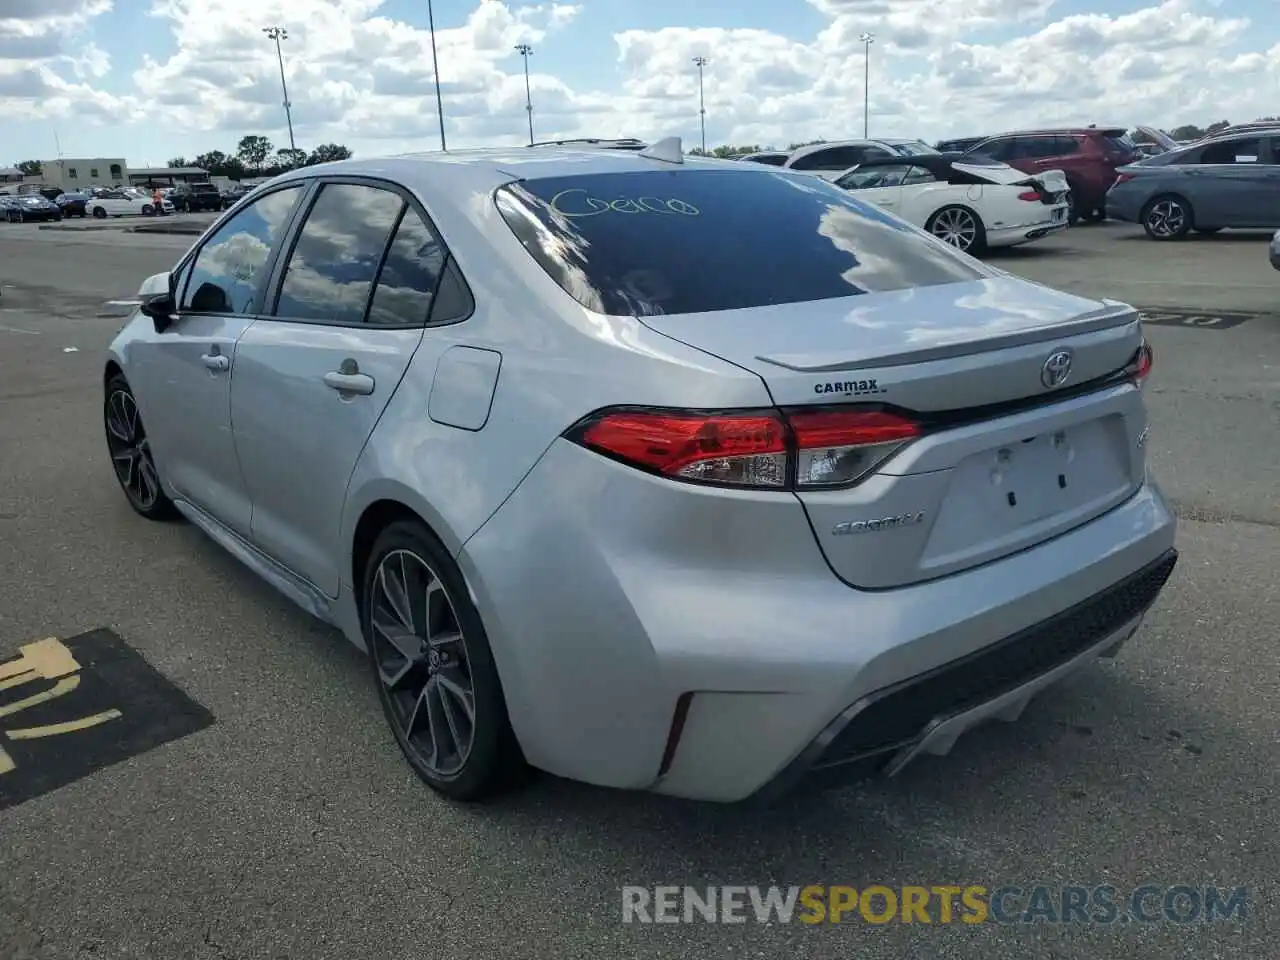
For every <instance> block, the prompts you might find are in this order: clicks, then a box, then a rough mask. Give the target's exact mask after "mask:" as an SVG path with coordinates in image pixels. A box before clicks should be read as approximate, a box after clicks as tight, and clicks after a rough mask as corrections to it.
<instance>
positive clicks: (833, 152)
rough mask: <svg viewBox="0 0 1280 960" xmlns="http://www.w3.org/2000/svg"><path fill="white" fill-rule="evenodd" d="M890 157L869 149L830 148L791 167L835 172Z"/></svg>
mask: <svg viewBox="0 0 1280 960" xmlns="http://www.w3.org/2000/svg"><path fill="white" fill-rule="evenodd" d="M887 156H889V154H888V153H886V152H885V151H884V150H874V149H869V148H867V147H829V148H828V149H826V150H816V151H814V152H813V153H810V154H807V155H805V156H803V157H801V158H800V159H799V160H797V161H796V162H795V163H793V164H792V165H791V168H792V169H793V170H818V171H823V172H834V171H837V170H848V169H849V168H850V167H856V166H857V165H858V164H860V163H862V162H863V161H864V160H871V159H873V158H877V157H887Z"/></svg>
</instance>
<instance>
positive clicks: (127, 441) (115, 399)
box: [107, 390, 160, 511]
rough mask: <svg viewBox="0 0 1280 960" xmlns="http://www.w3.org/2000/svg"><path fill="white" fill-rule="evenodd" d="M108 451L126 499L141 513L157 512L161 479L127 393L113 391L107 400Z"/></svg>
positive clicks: (131, 398) (130, 397) (134, 406)
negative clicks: (153, 510) (155, 508)
mask: <svg viewBox="0 0 1280 960" xmlns="http://www.w3.org/2000/svg"><path fill="white" fill-rule="evenodd" d="M107 447H108V449H109V450H110V451H111V466H112V467H113V468H114V469H115V472H116V478H117V479H118V480H119V481H120V486H121V487H122V488H124V492H125V495H126V496H127V497H128V498H129V499H130V500H132V501H133V503H134V505H135V506H136V507H137V508H138V509H139V510H142V511H147V510H151V509H152V508H154V507H155V505H156V503H157V501H158V500H159V499H160V478H159V475H158V474H157V473H156V465H155V461H154V460H153V459H152V456H151V444H150V442H149V441H148V440H147V432H146V430H144V429H143V426H142V418H141V417H140V416H139V415H138V403H137V401H136V400H134V398H133V394H131V393H129V391H127V390H114V391H112V393H111V395H110V396H109V397H107Z"/></svg>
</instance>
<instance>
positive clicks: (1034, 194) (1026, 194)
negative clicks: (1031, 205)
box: [1018, 190, 1040, 202]
mask: <svg viewBox="0 0 1280 960" xmlns="http://www.w3.org/2000/svg"><path fill="white" fill-rule="evenodd" d="M1018 199H1019V200H1034V201H1037V202H1039V200H1040V191H1039V190H1023V191H1022V192H1021V193H1020V194H1018Z"/></svg>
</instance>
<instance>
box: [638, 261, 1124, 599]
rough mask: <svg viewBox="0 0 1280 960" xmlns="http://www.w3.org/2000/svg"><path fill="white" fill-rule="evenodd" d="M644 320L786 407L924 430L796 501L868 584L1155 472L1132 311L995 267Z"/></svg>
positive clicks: (985, 549) (1080, 514) (1071, 515)
mask: <svg viewBox="0 0 1280 960" xmlns="http://www.w3.org/2000/svg"><path fill="white" fill-rule="evenodd" d="M640 320H641V322H642V323H644V324H645V325H646V326H648V327H650V328H651V329H653V330H655V331H657V332H659V333H662V334H664V335H666V336H669V337H672V338H673V339H676V340H679V341H681V342H683V343H685V344H688V345H690V346H693V347H696V348H699V349H702V350H704V351H706V352H708V353H711V354H713V355H715V356H718V357H720V358H722V359H724V360H727V361H729V362H732V363H735V364H737V365H738V366H741V367H744V368H746V369H749V370H752V371H753V372H755V373H756V374H757V375H759V376H760V377H761V379H762V380H763V381H764V382H765V384H766V386H767V387H768V389H769V391H770V394H771V396H772V397H773V399H774V402H775V403H776V404H777V405H778V406H779V407H781V408H782V409H784V410H787V409H791V410H798V411H806V410H816V409H821V408H828V407H837V408H841V407H846V406H847V405H859V406H867V407H871V408H877V409H881V410H888V411H893V412H896V413H899V414H902V415H904V416H906V417H908V418H910V419H912V420H914V421H915V422H916V423H918V425H919V428H920V436H919V437H917V438H916V439H914V440H913V441H912V442H909V443H907V444H906V445H905V446H903V447H902V448H901V449H900V450H898V451H897V452H896V454H895V455H893V456H891V457H890V458H889V459H887V460H886V461H884V462H883V463H881V464H879V465H878V466H877V467H876V469H875V470H874V472H872V473H871V474H870V475H869V476H866V477H865V478H864V479H862V480H861V481H860V482H859V483H857V484H856V485H854V486H849V487H844V488H836V489H831V488H827V489H801V491H800V492H799V493H798V494H797V496H798V497H799V499H800V501H801V502H802V504H803V505H804V508H805V510H806V511H807V513H808V515H809V519H810V522H811V524H812V527H813V530H814V533H815V536H816V538H817V540H818V544H819V546H820V547H821V549H822V550H823V552H824V554H825V556H826V558H827V561H828V562H829V563H830V565H831V567H832V569H833V570H834V571H835V573H836V574H837V575H838V576H840V577H841V578H842V579H844V580H845V581H846V582H848V583H850V584H852V585H854V586H858V587H863V588H872V589H883V588H891V587H896V586H901V585H905V584H910V583H916V582H920V581H923V580H928V579H932V578H934V577H939V576H944V575H946V574H949V573H954V572H957V571H959V570H963V569H966V568H969V567H973V566H976V565H979V564H982V563H986V562H990V561H992V560H995V559H998V558H999V557H1002V556H1006V555H1008V554H1010V553H1013V552H1015V551H1018V550H1022V549H1026V548H1027V547H1029V546H1032V545H1034V544H1036V543H1039V542H1042V541H1044V540H1047V539H1049V538H1051V537H1054V536H1057V535H1059V534H1061V533H1065V532H1066V531H1068V530H1070V529H1072V528H1074V527H1076V526H1079V525H1080V524H1082V523H1086V522H1088V521H1089V520H1090V519H1092V518H1094V517H1096V516H1098V515H1100V514H1101V513H1103V512H1105V511H1107V510H1109V509H1111V508H1113V507H1115V506H1116V505H1118V504H1119V503H1121V502H1123V501H1124V500H1125V499H1127V498H1128V497H1129V496H1130V495H1132V493H1133V492H1134V491H1135V490H1137V488H1138V487H1139V486H1140V485H1141V483H1142V482H1143V478H1144V476H1145V463H1144V460H1143V455H1142V439H1143V438H1144V437H1145V433H1144V431H1145V429H1146V420H1145V412H1144V408H1143V406H1142V403H1141V400H1140V398H1139V393H1138V391H1137V390H1136V389H1134V387H1133V386H1132V384H1131V383H1130V382H1129V381H1128V380H1125V379H1123V378H1120V377H1115V378H1114V379H1110V378H1112V377H1113V375H1115V374H1116V373H1117V371H1121V370H1123V368H1124V367H1125V366H1126V364H1128V363H1129V362H1130V361H1131V360H1132V358H1133V357H1134V355H1135V354H1136V353H1137V351H1138V349H1139V347H1140V346H1141V343H1142V338H1141V331H1140V324H1139V322H1138V317H1137V314H1136V312H1135V311H1134V310H1133V309H1132V308H1131V307H1128V306H1125V305H1124V304H1119V303H1115V302H1112V301H1093V300H1086V299H1082V298H1079V297H1075V296H1072V295H1069V294H1065V293H1059V292H1057V291H1051V290H1048V289H1046V288H1043V287H1039V286H1036V285H1034V284H1030V283H1027V282H1025V281H1021V280H1016V279H1014V278H1008V277H997V278H993V279H987V280H980V281H973V282H968V283H957V284H947V285H940V286H934V287H927V288H915V289H908V290H901V291H894V292H888V293H882V294H868V295H864V296H860V297H854V298H841V299H832V300H823V301H816V302H810V303H802V304H791V305H785V306H777V307H765V308H758V309H754V310H744V311H719V312H716V313H708V314H698V315H670V316H646V317H642V318H640ZM1064 356H1065V357H1066V360H1065V362H1064V361H1063V360H1062V357H1064ZM1051 358H1057V360H1056V363H1057V366H1054V365H1053V362H1051ZM1064 363H1065V366H1066V368H1067V369H1066V372H1065V374H1064V379H1063V380H1062V381H1061V382H1054V379H1055V377H1056V376H1057V375H1058V374H1060V373H1063V371H1062V366H1063V365H1064ZM1051 368H1052V369H1051ZM1055 371H1056V372H1055Z"/></svg>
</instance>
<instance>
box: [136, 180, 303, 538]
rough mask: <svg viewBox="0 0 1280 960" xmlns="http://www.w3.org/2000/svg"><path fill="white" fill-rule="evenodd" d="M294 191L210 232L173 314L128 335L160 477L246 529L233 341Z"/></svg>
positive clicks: (248, 318)
mask: <svg viewBox="0 0 1280 960" xmlns="http://www.w3.org/2000/svg"><path fill="white" fill-rule="evenodd" d="M301 193H302V187H301V186H295V187H292V188H290V189H285V190H280V191H276V192H274V193H270V194H267V195H266V196H264V197H262V198H261V199H259V200H258V201H256V202H255V203H253V204H252V205H251V206H249V207H246V208H245V209H244V210H243V211H241V212H240V213H239V214H237V215H236V216H235V217H233V218H232V219H231V220H229V221H227V223H225V224H223V225H222V227H221V228H220V229H219V230H218V231H217V232H216V233H214V234H213V235H212V236H210V237H209V239H208V240H207V241H206V242H205V243H204V244H203V245H202V246H201V247H200V249H199V250H198V251H197V252H196V254H195V257H194V259H193V260H191V261H189V262H188V263H187V264H186V265H185V266H184V267H183V268H182V269H181V271H180V272H179V274H178V277H179V280H178V284H177V289H176V290H175V291H174V293H175V296H176V297H177V300H178V319H177V320H176V321H175V322H174V323H173V324H172V325H171V326H169V327H168V328H167V329H165V330H164V331H162V332H159V333H156V334H154V335H153V336H151V337H150V338H149V339H148V340H146V341H142V342H139V343H138V344H136V345H135V347H134V348H135V349H137V350H139V355H138V358H137V362H135V363H131V365H130V378H131V381H132V382H133V386H134V389H135V393H136V395H137V397H138V402H139V405H140V407H141V408H142V415H143V423H145V424H146V426H147V430H148V434H149V437H150V440H151V446H152V452H153V455H154V456H155V458H156V466H157V468H158V469H159V471H160V474H161V476H163V477H164V478H165V479H166V480H167V481H168V483H169V485H170V486H171V487H172V488H173V491H174V493H175V494H176V495H177V496H178V497H180V498H181V499H183V500H187V501H189V502H190V503H192V504H193V505H195V506H196V507H199V508H200V509H201V510H202V511H204V512H205V513H207V514H209V515H210V516H212V517H213V518H214V519H215V520H217V521H219V522H220V523H222V524H223V525H225V526H227V527H228V528H230V529H231V530H234V531H235V532H236V533H239V534H241V535H242V536H245V537H248V535H249V533H250V515H251V511H250V503H249V497H248V492H247V490H246V487H245V483H244V477H243V475H242V473H241V471H240V464H239V460H238V458H237V456H236V448H235V440H234V437H233V436H232V432H231V382H232V380H233V379H234V377H235V375H236V371H235V368H236V361H237V357H236V345H237V343H238V342H239V341H240V338H241V336H242V335H243V334H244V332H245V331H246V330H247V329H249V328H250V327H251V325H252V323H253V317H254V315H255V314H256V312H257V311H258V309H259V304H260V303H261V288H262V287H264V286H265V280H266V276H265V273H264V270H263V268H264V267H266V266H267V265H268V263H269V261H270V258H271V256H272V253H273V251H274V248H275V245H276V244H277V243H278V242H279V240H280V237H281V236H282V235H283V232H284V227H285V226H286V225H287V223H288V219H289V217H290V215H291V214H292V211H293V208H294V206H295V205H296V204H297V200H298V197H299V196H300V194H301ZM149 410H156V411H159V412H158V413H157V414H156V415H154V416H149V415H148V411H149Z"/></svg>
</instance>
